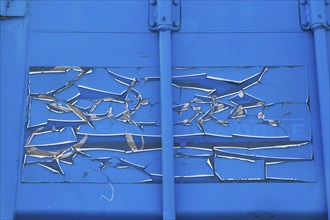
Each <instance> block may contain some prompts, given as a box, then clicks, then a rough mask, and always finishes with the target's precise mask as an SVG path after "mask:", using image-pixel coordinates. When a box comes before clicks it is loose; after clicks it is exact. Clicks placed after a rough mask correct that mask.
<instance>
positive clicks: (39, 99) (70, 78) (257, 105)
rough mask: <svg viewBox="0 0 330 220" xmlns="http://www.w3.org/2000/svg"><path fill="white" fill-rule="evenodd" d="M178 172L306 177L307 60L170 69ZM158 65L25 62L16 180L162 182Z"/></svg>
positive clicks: (187, 175) (201, 178)
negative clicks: (27, 67) (27, 65)
mask: <svg viewBox="0 0 330 220" xmlns="http://www.w3.org/2000/svg"><path fill="white" fill-rule="evenodd" d="M172 74H173V84H172V89H173V119H174V121H173V127H174V144H175V155H174V158H175V179H176V182H178V183H193V182H204V183H207V182H230V181H241V182H246V181H265V182H274V181H287V182H313V181H315V176H314V175H315V174H314V156H313V145H312V137H311V118H310V112H309V103H308V100H309V97H308V83H307V73H306V69H305V68H304V67H291V68H288V67H214V68H202V67H201V68H193V67H186V68H182V67H175V68H173V73H172ZM159 80H160V78H159V72H158V69H155V68H101V67H76V66H58V67H31V68H30V72H29V80H28V94H27V100H28V101H27V104H28V108H27V121H26V132H25V137H26V142H25V144H24V162H23V174H22V181H23V182H101V183H108V184H109V185H110V188H111V191H112V194H111V195H110V196H106V195H103V196H101V198H100V199H105V200H107V201H112V199H113V193H114V189H113V186H112V184H113V183H161V178H162V173H161V122H160V82H159Z"/></svg>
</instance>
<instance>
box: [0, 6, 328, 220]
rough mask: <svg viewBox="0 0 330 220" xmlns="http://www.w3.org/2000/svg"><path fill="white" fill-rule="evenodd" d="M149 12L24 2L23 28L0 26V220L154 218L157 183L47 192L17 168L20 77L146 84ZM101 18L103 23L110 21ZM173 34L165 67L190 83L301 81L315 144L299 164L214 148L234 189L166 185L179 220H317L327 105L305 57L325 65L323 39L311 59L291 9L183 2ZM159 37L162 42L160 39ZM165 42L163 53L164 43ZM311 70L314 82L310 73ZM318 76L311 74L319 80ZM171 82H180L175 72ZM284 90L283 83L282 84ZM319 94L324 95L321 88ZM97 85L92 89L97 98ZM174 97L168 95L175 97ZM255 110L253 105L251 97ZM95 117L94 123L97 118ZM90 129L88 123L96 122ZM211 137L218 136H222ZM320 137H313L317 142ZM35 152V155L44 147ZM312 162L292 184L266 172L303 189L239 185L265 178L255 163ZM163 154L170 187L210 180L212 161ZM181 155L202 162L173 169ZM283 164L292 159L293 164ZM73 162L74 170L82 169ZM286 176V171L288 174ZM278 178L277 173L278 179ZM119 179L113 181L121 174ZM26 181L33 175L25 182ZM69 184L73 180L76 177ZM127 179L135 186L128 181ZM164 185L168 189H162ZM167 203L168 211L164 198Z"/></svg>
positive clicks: (66, 186)
mask: <svg viewBox="0 0 330 220" xmlns="http://www.w3.org/2000/svg"><path fill="white" fill-rule="evenodd" d="M148 4H149V3H148V2H147V1H129V4H128V2H126V1H109V2H108V1H100V2H95V1H83V2H71V1H69V2H62V1H59V2H55V1H31V2H29V7H28V13H27V16H26V18H24V19H16V20H15V19H14V20H7V21H0V25H1V26H0V28H1V32H0V33H1V34H0V35H1V40H0V45H1V52H0V58H1V59H0V62H1V63H0V64H1V65H0V69H1V136H2V137H4V138H1V218H12V217H13V216H15V217H17V218H18V219H44V218H45V217H47V218H64V217H67V218H71V217H79V218H82V219H90V218H93V219H97V218H98V219H103V218H161V217H162V214H163V211H162V210H163V208H162V202H161V201H162V194H163V192H162V191H163V190H162V186H161V184H159V183H156V184H135V183H134V184H131V183H125V184H122V183H121V184H119V183H113V184H109V182H107V181H98V180H96V181H94V182H93V183H86V182H80V181H76V182H75V183H63V182H61V183H55V182H52V181H48V180H46V182H48V183H47V184H46V183H36V182H35V181H24V180H23V179H22V178H24V177H29V178H30V177H33V178H35V180H36V181H38V180H40V178H41V175H39V174H38V175H33V174H36V173H33V172H32V173H28V172H26V171H27V169H25V168H24V167H23V165H22V164H23V162H24V161H23V159H24V154H25V150H24V146H25V141H26V135H27V132H26V129H25V128H24V126H25V122H26V117H25V114H26V106H27V104H28V102H27V100H26V97H27V94H28V87H27V84H28V83H27V82H28V80H29V77H30V76H28V74H27V73H28V72H29V70H28V69H29V67H33V66H43V67H45V66H63V65H77V66H81V67H86V66H93V67H125V68H127V69H135V70H136V69H137V71H136V73H137V75H139V74H141V73H143V72H148V74H152V73H153V71H154V72H155V73H157V72H159V68H161V67H162V65H161V63H159V54H163V53H162V52H161V48H158V44H159V43H161V42H162V41H159V39H158V38H159V36H158V34H157V33H151V32H150V31H149V27H148V25H149V24H148V22H147V21H148ZM247 8H248V9H249V10H247ZM137 9H139V10H137ZM109 10H111V11H112V13H109ZM219 11H221V13H220V12H219ZM279 12H280V13H279ZM196 13H197V14H198V13H201V16H194V15H196ZM86 14H88V16H86ZM283 15H285V16H283ZM54 17H56V18H57V19H54ZM102 19H105V20H107V22H100V21H103V20H102ZM228 20H230V22H228ZM181 25H182V26H181V30H180V31H179V32H177V33H173V34H172V47H171V48H169V49H171V50H172V63H173V64H172V66H174V67H195V69H197V71H199V70H202V69H203V71H205V72H207V74H208V75H211V76H212V71H213V70H216V71H218V70H219V69H220V70H221V69H224V68H225V67H244V66H245V67H246V66H248V67H251V66H252V67H264V66H266V67H274V68H273V69H272V70H271V71H270V72H269V73H271V74H270V75H269V77H270V78H272V77H274V76H276V75H281V74H282V73H283V70H284V69H286V68H287V67H290V68H288V71H286V73H287V74H286V75H285V76H287V77H289V76H292V74H293V73H294V74H298V75H299V76H302V75H304V76H307V80H306V83H307V84H308V90H306V91H309V100H308V103H309V107H310V113H309V114H308V115H310V121H311V125H310V126H311V130H312V131H313V132H312V134H311V138H312V145H304V146H303V148H299V149H301V150H302V151H299V152H298V153H299V154H297V151H295V150H294V149H291V150H292V151H283V150H284V149H275V151H267V150H264V149H253V150H251V149H245V148H243V149H241V148H228V147H227V148H216V149H215V151H216V154H217V155H218V157H217V158H216V164H217V165H218V167H219V166H220V167H221V166H225V167H227V168H228V169H224V170H221V169H220V171H221V172H222V173H221V175H222V177H226V176H227V177H228V178H231V177H232V175H235V176H236V177H237V178H238V179H239V180H240V181H238V182H236V181H231V182H221V183H219V182H209V183H205V179H202V180H195V181H194V182H189V184H186V183H185V182H184V181H182V179H180V182H179V183H177V184H176V185H175V198H176V205H175V208H176V215H177V217H178V218H206V217H208V218H210V219H211V218H215V219H218V218H220V217H222V218H226V219H237V218H239V219H257V218H274V219H285V218H294V219H297V218H299V219H326V215H327V206H326V193H325V192H326V191H325V185H324V180H325V177H326V175H325V171H324V170H326V169H327V167H325V169H323V157H322V147H321V146H323V147H324V146H326V145H325V144H324V142H326V141H324V140H323V139H324V137H325V135H324V131H325V129H324V126H325V127H326V121H328V120H327V118H326V116H324V115H325V113H324V112H326V111H324V110H325V109H326V108H323V107H321V106H324V102H323V101H324V100H326V99H327V97H328V96H329V94H328V96H327V93H321V91H320V92H319V93H318V89H320V90H321V86H318V83H317V80H319V81H320V79H321V77H315V76H316V73H317V74H318V75H317V76H320V73H322V72H324V73H326V72H327V70H326V68H324V67H322V66H323V65H324V63H325V62H326V61H327V60H326V59H325V60H324V61H322V58H320V59H319V58H317V60H318V61H319V60H320V61H319V62H320V63H321V64H317V63H316V62H315V57H314V52H315V54H316V57H318V56H321V57H323V59H324V55H320V54H321V53H323V54H324V52H325V53H326V50H324V48H325V47H324V46H323V47H322V46H319V45H323V44H324V43H321V44H319V43H320V41H325V39H324V38H325V36H326V35H325V34H326V32H325V31H324V30H323V31H321V32H320V35H319V34H318V31H316V33H315V36H314V37H315V39H319V40H317V41H315V44H316V48H320V49H321V50H320V49H315V50H314V42H313V41H314V38H313V35H312V33H311V32H303V31H302V30H301V29H300V23H299V6H298V4H297V2H295V1H285V2H284V1H230V2H229V1H203V2H202V1H183V2H182V22H181ZM322 32H323V33H322ZM327 34H329V33H327ZM165 35H167V37H168V38H169V37H170V34H169V33H168V32H167V34H165ZM327 36H329V35H327ZM322 38H323V39H322ZM136 42H139V43H136ZM166 42H167V43H169V41H168V40H166ZM317 42H318V43H317ZM168 46H169V45H168ZM167 48H168V47H167ZM322 49H323V50H322ZM301 51H304V53H302V52H301ZM328 52H329V50H328ZM13 63H15V65H13ZM169 66H171V65H165V67H167V68H168V70H167V71H166V72H171V68H169ZM316 66H317V70H318V71H316ZM319 66H321V70H320V67H319ZM135 70H134V71H135ZM289 70H290V71H289ZM188 71H189V70H188ZM276 71H278V72H276ZM174 72H175V71H174ZM117 73H118V72H117ZM275 73H277V74H275ZM301 73H303V74H301ZM178 74H181V73H180V71H178ZM217 74H218V73H217ZM294 74H293V75H294ZM300 74H301V75H300ZM97 76H98V75H97V74H94V75H90V77H92V78H93V77H97ZM265 76H268V75H267V74H266V75H265ZM321 76H326V74H321ZM302 78H303V77H299V80H296V86H295V88H296V89H297V90H299V91H305V90H301V85H304V84H303V83H301V80H302ZM274 79H276V77H275V78H274ZM168 80H171V79H168ZM53 81H54V80H52V82H53ZM286 81H287V82H292V81H293V80H292V79H290V77H289V80H286ZM286 81H285V80H283V82H286ZM321 81H322V80H321ZM31 82H32V81H31ZM34 82H36V81H34ZM56 82H57V81H56ZM175 82H176V84H180V83H184V81H180V80H179V81H178V80H175ZM298 82H299V83H298ZM322 82H323V83H322V85H323V86H324V85H325V84H324V82H326V81H322ZM32 83H33V82H32ZM85 83H90V81H88V80H87V81H85ZM31 85H35V84H31ZM102 85H103V84H102V83H101V82H100V83H99V86H100V87H101V86H102ZM104 85H106V84H104ZM281 86H282V84H281ZM35 88H36V87H34V89H35ZM37 88H38V87H37ZM116 88H117V87H116ZM118 88H119V87H118ZM118 88H117V89H118ZM257 88H258V87H257V86H256V87H251V90H252V91H253V90H256V91H258V89H257ZM298 88H299V89H298ZM173 91H176V90H175V89H173ZM277 91H279V90H277ZM322 91H324V90H322ZM158 92H159V91H158ZM302 93H304V92H302ZM265 94H267V93H265ZM270 94H272V93H270ZM299 94H301V92H299ZM61 95H63V96H61V97H66V96H65V95H66V94H61ZM236 95H238V96H235V97H232V99H230V100H231V101H233V102H235V103H237V102H240V101H242V100H241V99H240V98H242V97H240V96H239V95H240V94H239V93H238V94H236ZM323 95H324V96H323ZM318 96H319V97H318ZM173 97H174V98H175V97H176V96H175V95H174V96H173ZM243 97H245V98H243V101H244V103H243V105H249V103H251V102H254V101H255V99H253V97H251V96H245V95H244V96H243ZM273 97H275V98H278V97H277V96H273ZM255 98H258V99H260V97H255ZM23 100H24V101H23ZM229 102H230V101H229ZM322 103H323V104H322ZM77 105H78V104H77ZM171 105H172V103H169V106H171ZM79 106H80V105H79ZM325 106H326V105H325ZM167 107H168V106H167ZM274 109H276V107H275V108H274ZM322 110H323V113H322ZM100 111H101V112H102V109H101V110H100ZM249 111H250V110H249V109H248V112H249ZM267 111H268V112H270V113H269V114H273V113H276V112H277V110H274V111H273V110H271V109H268V110H267ZM188 112H189V111H188V110H187V111H185V112H183V114H182V117H183V116H184V114H186V113H188ZM319 112H321V114H319ZM174 115H175V117H176V118H177V117H178V116H176V114H174ZM266 116H267V114H266ZM180 117H181V116H180ZM180 117H178V119H180ZM266 119H267V118H266ZM324 119H325V120H324ZM242 121H244V120H242ZM307 121H308V120H307ZM95 124H97V123H96V122H94V125H95ZM324 124H325V125H324ZM169 126H170V124H169V123H168V126H167V127H165V128H169V129H171V128H170V127H169ZM217 126H220V125H217ZM321 126H322V129H321ZM88 127H89V125H87V124H86V129H87V128H88ZM274 128H275V127H274ZM189 129H193V127H189ZM220 130H221V131H222V129H220ZM304 131H305V132H304V134H308V133H309V132H307V130H304ZM64 132H66V130H64ZM174 133H175V131H174ZM322 133H323V135H321V134H322ZM63 134H64V133H63ZM65 134H67V133H65ZM68 134H69V133H68ZM293 136H294V137H299V135H298V136H297V134H293ZM17 137H19V138H17ZM56 137H57V136H56ZM66 137H67V138H68V139H69V140H70V141H75V140H74V137H72V136H66ZM322 138H323V139H322ZM321 139H322V140H323V143H322V142H321ZM47 140H49V139H47ZM33 141H34V142H32V143H34V144H42V145H43V144H44V143H45V142H43V141H45V140H44V139H34V140H33ZM179 142H182V141H179ZM139 146H140V145H139ZM41 147H42V148H45V146H41ZM222 147H223V146H222ZM272 150H274V149H272ZM285 150H287V149H285ZM150 152H151V153H150V154H149V156H150V155H151V154H153V152H152V151H150ZM167 152H168V151H167ZM311 152H312V153H313V155H312V158H313V160H312V162H313V163H312V164H313V166H310V162H311V161H310V160H308V161H305V162H306V163H304V165H303V167H304V168H306V171H308V172H304V173H302V172H299V169H301V167H302V166H301V165H299V164H301V163H300V162H297V161H295V162H289V163H287V162H288V161H286V163H282V164H280V166H277V165H276V164H274V165H270V166H271V169H269V171H270V172H271V173H272V175H279V174H280V175H282V177H287V176H286V175H287V174H289V177H292V176H291V175H290V172H288V173H283V170H286V171H289V170H290V171H293V172H295V174H297V175H296V176H295V177H296V178H302V179H304V180H310V179H312V181H310V182H308V183H307V182H299V183H297V182H290V183H282V182H276V181H274V182H272V181H270V182H263V181H260V182H259V181H254V182H244V181H243V182H242V181H241V180H242V179H244V178H245V177H246V176H245V175H247V174H248V175H252V176H254V177H256V178H260V176H262V171H263V170H262V168H264V167H263V166H260V164H263V163H262V160H264V161H266V162H272V161H274V160H278V157H279V156H280V157H283V159H285V160H292V159H297V158H295V157H296V156H297V155H299V157H301V158H305V159H306V158H309V157H310V155H311ZM90 153H91V154H93V155H94V156H97V155H99V154H98V153H96V152H90ZM283 153H284V154H283ZM124 154H125V153H124ZM173 154H175V155H177V156H179V157H176V158H175V161H176V162H175V172H176V173H175V174H173V173H172V174H170V175H178V176H186V175H191V174H194V175H195V174H196V173H198V172H201V173H202V174H212V173H207V172H206V171H207V170H208V167H207V166H205V167H204V165H205V164H206V163H205V161H206V160H207V158H210V157H209V154H207V153H205V151H204V150H202V151H196V150H194V151H193V150H192V149H190V148H183V147H182V146H180V148H176V149H175V152H173V153H170V154H169V155H168V156H169V157H170V156H171V155H173ZM186 154H188V155H195V156H196V155H201V154H203V155H204V156H197V157H196V158H195V159H196V160H194V162H192V161H193V160H190V158H189V157H182V155H186ZM323 154H324V155H323V156H324V158H325V162H326V153H325V152H323ZM139 155H141V154H139ZM228 155H230V156H233V155H234V156H235V157H243V158H244V159H247V160H245V161H236V160H235V161H232V160H230V159H229V158H228ZM242 155H243V156H242ZM256 155H257V158H258V160H256V161H257V162H255V163H251V162H249V161H248V160H250V159H251V158H254V159H255V158H256ZM125 156H126V157H127V159H128V160H129V159H131V158H130V155H128V154H127V155H126V154H125ZM149 156H146V157H145V158H148V157H149ZM180 156H181V157H180ZM219 156H220V157H219ZM223 156H225V157H223ZM226 156H227V157H226ZM293 156H295V157H294V158H292V157H293ZM274 157H275V158H274ZM76 159H77V161H78V162H80V164H83V165H84V162H83V160H80V157H77V158H76ZM79 160H80V161H79ZM131 162H132V161H131ZM296 162H297V163H296ZM233 163H235V164H237V165H235V167H242V169H240V172H237V170H232V171H231V170H230V168H231V167H232V164H233ZM77 164H79V163H77ZM157 164H159V163H158V162H154V163H153V165H157ZM226 164H230V165H226ZM289 164H290V166H287V165H289ZM281 166H283V167H284V168H283V169H282V168H281ZM81 167H82V168H83V167H87V168H88V167H90V165H88V164H87V163H85V165H84V166H81ZM63 168H70V166H68V165H63ZM163 168H164V167H163ZM251 168H253V170H251ZM254 168H256V169H254ZM118 169H123V167H121V168H118ZM148 169H149V170H148V171H152V172H155V173H157V172H158V173H157V174H159V172H160V170H159V166H158V165H157V166H149V167H148ZM216 169H217V168H216ZM297 170H298V171H297ZM41 171H42V172H44V171H48V170H47V169H45V170H41ZM113 171H114V172H112V174H113V175H114V177H115V178H119V177H121V174H119V173H118V172H117V171H116V170H113ZM172 171H174V170H170V172H172ZM192 171H194V172H192ZM251 171H253V172H251ZM91 173H93V172H91ZM115 173H117V174H118V175H117V174H115ZM26 174H29V175H30V174H32V175H30V176H24V175H26ZM44 174H45V175H43V177H51V172H50V173H47V172H44ZM163 174H164V173H163ZM309 174H312V175H309ZM272 175H271V176H272ZM72 177H75V178H76V176H72ZM133 177H134V178H136V177H138V175H136V174H134V175H133ZM183 179H185V178H183ZM30 180H31V179H30ZM126 180H128V178H126ZM130 180H131V179H130ZM198 181H199V182H198ZM171 185H172V184H169V186H171ZM15 186H17V187H15ZM171 190H174V189H173V188H172V189H170V191H171ZM170 197H171V199H173V195H170ZM109 200H110V201H109ZM4 201H6V202H4ZM168 204H169V210H168V211H169V212H168V214H169V215H171V216H172V215H174V208H173V207H171V205H172V206H173V204H174V203H172V202H171V203H168ZM169 215H168V216H169Z"/></svg>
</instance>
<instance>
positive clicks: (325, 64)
mask: <svg viewBox="0 0 330 220" xmlns="http://www.w3.org/2000/svg"><path fill="white" fill-rule="evenodd" d="M312 30H313V31H314V46H315V58H316V69H317V81H318V92H319V103H320V104H319V106H320V116H321V129H322V133H321V134H322V144H323V161H324V178H325V188H326V196H327V205H328V206H327V207H328V219H330V214H329V212H330V189H329V187H330V186H329V185H330V181H329V176H330V175H329V172H330V151H329V148H330V146H329V145H330V142H329V136H330V130H329V123H330V117H329V112H330V110H329V94H330V92H329V91H330V90H329V74H330V70H329V58H328V56H327V47H326V43H327V35H326V34H327V33H326V30H325V28H320V26H315V27H312Z"/></svg>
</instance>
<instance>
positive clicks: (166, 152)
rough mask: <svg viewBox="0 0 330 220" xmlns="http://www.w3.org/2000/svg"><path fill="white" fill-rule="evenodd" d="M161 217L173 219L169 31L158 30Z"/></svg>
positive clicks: (173, 194) (173, 190)
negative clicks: (161, 181) (161, 179)
mask: <svg viewBox="0 0 330 220" xmlns="http://www.w3.org/2000/svg"><path fill="white" fill-rule="evenodd" d="M159 55H160V89H161V92H160V94H161V122H162V173H163V217H164V219H175V182H174V147H173V115H172V64H171V63H172V62H171V31H170V30H166V31H160V32H159Z"/></svg>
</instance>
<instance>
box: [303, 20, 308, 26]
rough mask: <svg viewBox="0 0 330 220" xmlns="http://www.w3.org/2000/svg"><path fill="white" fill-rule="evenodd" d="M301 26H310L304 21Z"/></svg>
mask: <svg viewBox="0 0 330 220" xmlns="http://www.w3.org/2000/svg"><path fill="white" fill-rule="evenodd" d="M301 24H302V26H304V27H306V26H308V24H309V23H308V21H306V20H303V21H302V22H301Z"/></svg>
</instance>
